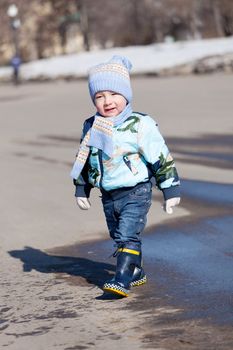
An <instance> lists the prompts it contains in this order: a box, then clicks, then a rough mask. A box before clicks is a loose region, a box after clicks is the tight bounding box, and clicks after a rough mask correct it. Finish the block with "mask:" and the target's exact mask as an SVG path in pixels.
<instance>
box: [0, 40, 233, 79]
mask: <svg viewBox="0 0 233 350" xmlns="http://www.w3.org/2000/svg"><path fill="white" fill-rule="evenodd" d="M114 54H120V55H124V56H127V57H128V58H129V59H130V60H131V61H132V63H133V69H132V74H152V75H153V74H154V75H166V74H190V73H205V72H212V71H216V70H226V71H230V72H233V37H229V38H220V39H208V40H207V39H205V40H195V41H185V42H175V43H173V42H172V43H162V44H152V45H148V46H129V47H124V48H122V47H120V48H113V49H106V50H99V51H92V52H81V53H78V54H72V55H64V56H58V57H53V58H49V59H43V60H38V61H33V62H30V63H26V64H23V65H22V66H21V71H20V75H21V79H22V80H39V79H40V80H43V79H45V80H46V79H59V78H65V79H72V78H74V79H75V78H84V77H86V76H87V71H88V69H89V68H90V67H91V66H93V65H95V64H98V63H100V62H103V61H107V60H108V59H110V58H111V57H112V55H114ZM11 74H12V70H11V68H10V67H3V68H0V80H2V81H4V80H9V79H10V78H11Z"/></svg>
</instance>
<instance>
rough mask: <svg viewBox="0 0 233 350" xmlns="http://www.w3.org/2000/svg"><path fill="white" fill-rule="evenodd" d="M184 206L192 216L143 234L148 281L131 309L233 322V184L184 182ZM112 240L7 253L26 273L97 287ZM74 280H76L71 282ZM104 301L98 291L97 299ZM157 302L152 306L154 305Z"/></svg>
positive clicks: (106, 272)
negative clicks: (62, 277) (77, 278)
mask: <svg viewBox="0 0 233 350" xmlns="http://www.w3.org/2000/svg"><path fill="white" fill-rule="evenodd" d="M182 189H183V201H182V203H183V204H182V205H184V206H185V207H186V208H188V209H189V210H190V211H191V212H192V214H191V216H188V217H186V218H185V219H184V220H182V219H180V222H177V221H176V220H173V219H172V217H171V221H169V224H164V225H161V226H158V227H156V228H155V229H154V230H153V231H152V232H150V233H148V234H145V235H144V236H143V253H144V267H145V269H146V271H147V275H148V279H149V282H148V284H147V285H146V286H143V287H140V288H138V289H137V291H136V293H138V298H137V299H138V300H137V302H136V303H135V305H133V304H134V303H132V307H136V308H137V307H139V304H140V308H142V309H143V308H144V309H145V310H148V309H152V308H153V306H154V305H153V299H156V300H157V302H158V300H159V303H160V304H161V305H163V306H165V305H171V306H172V307H175V308H178V309H181V310H182V312H179V315H178V316H177V315H176V317H179V319H202V320H204V319H205V320H206V321H208V322H211V323H214V324H219V325H233V216H232V213H233V210H232V209H233V186H231V185H221V184H217V183H207V182H201V181H189V180H183V181H182ZM112 251H113V244H112V241H111V240H107V241H103V242H99V241H98V242H96V243H88V244H83V245H77V246H69V247H63V248H59V249H54V250H53V251H50V252H49V254H50V255H48V254H46V253H44V252H42V251H40V250H36V249H33V248H30V247H26V248H25V249H24V250H21V251H11V252H10V254H11V256H14V257H15V258H19V259H21V260H22V261H23V263H24V271H30V270H32V269H36V270H38V271H40V272H43V273H50V272H52V273H54V272H55V273H57V276H58V277H59V274H60V273H66V274H69V275H70V276H71V282H72V278H74V277H75V276H81V277H82V280H83V283H84V284H86V282H87V283H91V284H94V285H96V286H98V287H101V285H102V284H103V282H104V281H106V280H107V279H108V278H110V277H111V275H112V274H113V273H114V264H115V260H114V258H109V255H110V254H111V252H112ZM74 283H75V281H74ZM101 298H103V300H105V296H102V293H101V289H100V299H101ZM157 302H156V304H157Z"/></svg>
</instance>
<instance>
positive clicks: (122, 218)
mask: <svg viewBox="0 0 233 350" xmlns="http://www.w3.org/2000/svg"><path fill="white" fill-rule="evenodd" d="M131 67H132V65H131V63H130V61H129V60H128V59H127V58H126V57H122V56H113V57H112V59H111V60H110V61H108V62H106V63H102V64H99V65H97V66H95V67H93V68H92V69H91V70H90V72H89V91H90V95H91V98H92V101H93V103H94V105H95V107H96V110H97V112H96V114H95V115H94V116H92V117H91V118H89V119H87V120H86V121H85V122H84V125H83V134H82V140H81V144H80V147H79V150H78V153H77V156H76V161H75V163H74V166H73V169H72V172H71V176H72V178H73V181H74V184H75V186H76V191H75V196H76V200H77V204H78V206H79V207H80V208H81V209H83V210H87V209H89V208H90V206H91V204H90V201H89V197H90V192H91V189H92V188H93V187H98V188H99V189H100V192H101V194H102V203H103V210H104V214H105V217H106V222H107V226H108V230H109V234H110V236H111V238H112V239H113V241H114V242H115V244H116V247H117V249H116V251H115V253H114V254H113V256H115V257H116V258H117V263H116V273H115V276H114V278H113V279H112V280H111V281H106V283H105V284H104V286H103V290H104V291H105V292H108V293H114V294H117V295H120V296H128V295H129V292H130V288H131V287H132V286H136V285H141V284H144V283H145V282H146V274H145V272H144V270H143V268H142V249H141V246H142V244H141V233H142V231H143V229H144V227H145V225H146V218H147V213H148V211H149V208H150V206H151V196H152V183H153V181H154V182H155V183H156V186H157V187H158V188H159V189H160V190H161V191H162V192H163V196H164V210H165V211H166V212H167V213H169V214H171V213H172V211H173V209H172V207H174V206H175V205H178V204H179V202H180V187H179V186H180V182H179V178H178V174H177V171H176V168H175V165H174V161H173V158H172V157H171V155H170V153H169V150H168V148H167V146H166V144H165V141H164V139H163V137H162V136H161V134H160V132H159V130H158V126H157V124H156V123H155V121H154V120H153V119H152V118H151V117H150V116H149V115H147V114H143V113H139V112H134V111H133V110H132V107H131V101H132V89H131V84H130V76H129V72H130V69H131Z"/></svg>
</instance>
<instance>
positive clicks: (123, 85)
mask: <svg viewBox="0 0 233 350" xmlns="http://www.w3.org/2000/svg"><path fill="white" fill-rule="evenodd" d="M131 68H132V64H131V62H130V61H129V60H128V59H127V58H126V57H123V56H113V57H112V58H111V60H110V61H108V62H106V63H101V64H99V65H97V66H94V67H93V68H91V69H90V71H89V77H88V86H89V91H90V95H91V98H92V101H94V98H95V94H96V93H97V92H99V91H114V92H116V93H119V94H121V95H123V96H124V97H125V98H126V100H127V101H128V102H131V100H132V89H131V85H130V76H129V72H130V70H131Z"/></svg>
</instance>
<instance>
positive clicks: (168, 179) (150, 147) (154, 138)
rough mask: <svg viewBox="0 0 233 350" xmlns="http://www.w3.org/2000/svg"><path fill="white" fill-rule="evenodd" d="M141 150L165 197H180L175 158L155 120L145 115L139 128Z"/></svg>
mask: <svg viewBox="0 0 233 350" xmlns="http://www.w3.org/2000/svg"><path fill="white" fill-rule="evenodd" d="M138 144H139V151H140V153H141V154H142V155H143V157H144V159H145V160H146V162H147V165H148V169H149V172H150V173H151V174H152V176H154V178H155V180H156V185H157V187H158V188H159V189H160V190H161V191H162V192H163V196H164V199H165V200H167V199H169V198H173V197H180V180H179V176H178V173H177V170H176V167H175V163H174V160H173V158H172V156H171V154H170V152H169V150H168V147H167V145H166V144H165V141H164V138H163V137H162V135H161V134H160V132H159V129H158V125H157V124H156V123H155V121H154V120H153V119H152V118H151V117H149V116H145V117H143V118H142V119H141V121H140V125H139V130H138Z"/></svg>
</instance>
